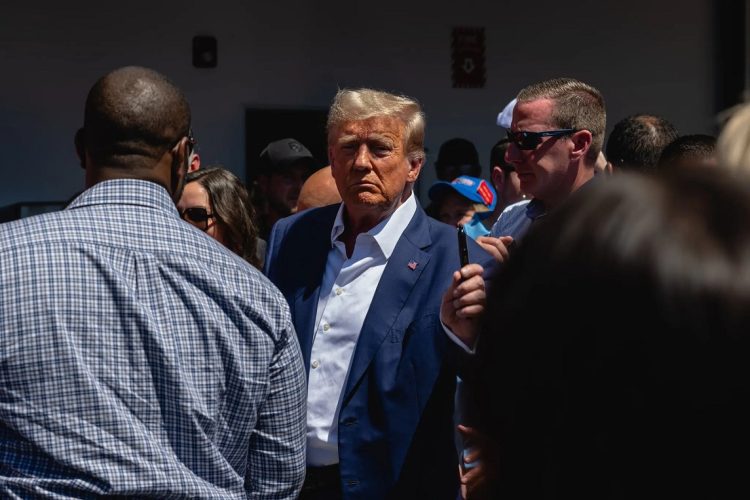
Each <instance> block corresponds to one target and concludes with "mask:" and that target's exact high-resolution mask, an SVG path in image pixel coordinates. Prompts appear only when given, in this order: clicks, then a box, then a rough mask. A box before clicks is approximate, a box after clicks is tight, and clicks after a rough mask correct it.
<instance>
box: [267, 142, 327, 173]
mask: <svg viewBox="0 0 750 500" xmlns="http://www.w3.org/2000/svg"><path fill="white" fill-rule="evenodd" d="M298 163H303V164H306V165H307V166H309V167H310V168H313V167H314V166H315V158H314V157H313V155H312V153H310V150H308V149H307V148H306V147H305V146H304V145H303V144H302V143H301V142H299V141H298V140H296V139H292V138H291V137H289V138H286V139H280V140H278V141H273V142H271V143H270V144H268V146H266V148H265V149H264V150H263V151H261V153H260V166H261V171H263V172H272V171H274V170H278V169H280V168H286V167H289V166H291V165H296V164H298Z"/></svg>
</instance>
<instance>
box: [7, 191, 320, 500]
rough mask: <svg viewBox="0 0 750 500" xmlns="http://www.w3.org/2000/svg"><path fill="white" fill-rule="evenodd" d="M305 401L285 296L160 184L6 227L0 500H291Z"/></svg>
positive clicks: (301, 461) (89, 194) (88, 199)
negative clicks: (187, 216) (113, 499)
mask: <svg viewBox="0 0 750 500" xmlns="http://www.w3.org/2000/svg"><path fill="white" fill-rule="evenodd" d="M305 400H306V389H305V371H304V367H303V364H302V358H301V355H300V349H299V345H298V343H297V337H296V335H295V333H294V327H293V326H292V322H291V318H290V315H289V309H288V306H287V303H286V301H285V300H284V297H283V296H282V295H281V294H280V293H279V292H278V290H277V289H276V288H275V287H274V286H273V285H272V284H271V283H270V282H269V281H268V280H266V278H265V277H263V276H262V275H261V274H260V273H259V272H257V271H256V270H255V269H253V268H251V267H250V266H249V265H248V264H247V263H245V262H244V261H243V260H241V259H240V258H239V257H237V256H235V255H234V254H233V253H231V252H229V251H228V250H226V249H225V248H223V247H221V245H219V244H218V243H216V242H215V241H213V240H212V239H211V238H209V237H208V236H206V235H205V234H204V233H202V232H200V231H199V230H197V229H195V228H194V227H192V226H190V225H189V224H186V223H184V222H183V221H181V220H180V218H179V215H178V213H177V210H176V208H175V205H174V203H173V202H172V200H171V199H170V197H169V196H168V194H167V192H166V190H164V189H163V188H162V187H161V186H158V185H157V184H154V183H151V182H148V181H141V180H129V179H119V180H112V181H106V182H102V183H100V184H97V185H95V186H94V187H92V188H91V189H89V190H87V191H86V192H84V193H83V194H82V195H81V196H79V197H78V198H77V199H76V200H75V201H74V202H73V203H72V204H71V205H70V207H68V209H66V210H64V211H62V212H57V213H53V214H47V215H42V216H38V217H33V218H29V219H23V220H20V221H16V222H13V223H10V224H4V225H0V497H1V498H39V497H42V498H94V497H97V496H99V495H104V494H110V495H125V496H136V497H144V496H151V497H160V498H221V499H230V498H247V497H251V498H294V497H296V494H297V492H298V490H299V488H300V487H301V484H302V480H303V478H304V473H305Z"/></svg>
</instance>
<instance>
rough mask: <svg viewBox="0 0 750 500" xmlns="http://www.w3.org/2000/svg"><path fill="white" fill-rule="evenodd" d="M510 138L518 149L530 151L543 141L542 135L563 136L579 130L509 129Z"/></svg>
mask: <svg viewBox="0 0 750 500" xmlns="http://www.w3.org/2000/svg"><path fill="white" fill-rule="evenodd" d="M507 132H508V140H509V141H510V142H512V143H513V144H515V145H516V147H517V148H518V149H521V150H524V151H530V150H532V149H536V148H537V146H539V145H540V144H541V143H542V137H562V136H565V135H570V134H573V133H575V132H578V129H575V128H562V129H560V130H545V131H543V132H525V131H524V132H513V131H512V130H508V131H507Z"/></svg>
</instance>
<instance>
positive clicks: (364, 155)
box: [354, 144, 372, 169]
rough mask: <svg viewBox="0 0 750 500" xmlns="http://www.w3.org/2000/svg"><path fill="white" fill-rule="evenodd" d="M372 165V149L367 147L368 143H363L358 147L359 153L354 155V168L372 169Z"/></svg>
mask: <svg viewBox="0 0 750 500" xmlns="http://www.w3.org/2000/svg"><path fill="white" fill-rule="evenodd" d="M371 167H372V164H371V163H370V149H369V148H368V147H367V144H361V145H360V146H359V149H357V154H356V155H355V156H354V168H357V169H370V168H371Z"/></svg>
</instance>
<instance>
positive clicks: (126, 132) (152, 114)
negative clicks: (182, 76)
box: [78, 66, 190, 168]
mask: <svg viewBox="0 0 750 500" xmlns="http://www.w3.org/2000/svg"><path fill="white" fill-rule="evenodd" d="M189 129H190V107H189V106H188V103H187V101H186V100H185V97H184V96H183V95H182V92H181V91H180V90H179V89H178V88H177V87H175V86H174V85H173V84H172V83H171V82H170V81H169V80H167V78H166V77H164V76H163V75H161V74H159V73H157V72H156V71H153V70H150V69H147V68H140V67H136V66H129V67H125V68H120V69H117V70H115V71H113V72H111V73H109V74H107V75H105V76H104V77H102V78H101V79H99V81H97V82H96V84H94V86H93V87H92V88H91V91H90V92H89V95H88V98H87V99H86V110H85V116H84V125H83V129H82V131H81V133H80V137H79V138H78V142H79V143H80V144H79V150H80V149H81V148H83V149H85V151H86V153H87V154H88V156H87V157H88V158H90V160H91V162H93V163H94V166H106V167H114V168H118V167H119V168H148V167H150V166H152V165H154V164H155V163H156V161H158V160H159V159H160V158H161V157H162V155H163V154H164V153H165V152H166V151H168V150H169V149H170V148H172V147H174V146H175V144H176V143H177V142H178V141H179V140H180V139H181V138H183V137H185V136H186V135H187V134H188V131H189ZM79 154H80V151H79Z"/></svg>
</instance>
